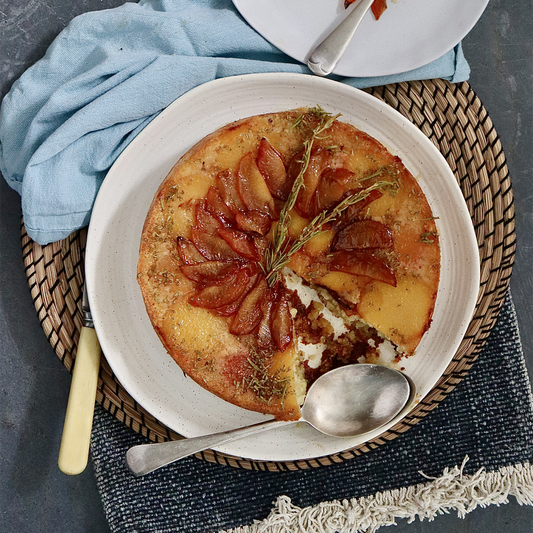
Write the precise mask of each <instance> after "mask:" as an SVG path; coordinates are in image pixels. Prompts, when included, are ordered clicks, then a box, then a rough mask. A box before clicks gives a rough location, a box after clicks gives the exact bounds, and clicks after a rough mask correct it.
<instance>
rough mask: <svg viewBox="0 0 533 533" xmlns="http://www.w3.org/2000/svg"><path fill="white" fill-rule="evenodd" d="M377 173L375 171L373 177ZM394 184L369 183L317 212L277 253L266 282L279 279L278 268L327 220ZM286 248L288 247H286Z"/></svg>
mask: <svg viewBox="0 0 533 533" xmlns="http://www.w3.org/2000/svg"><path fill="white" fill-rule="evenodd" d="M377 175H379V172H376V173H375V174H374V175H373V177H375V176H377ZM393 186H394V182H391V181H376V182H375V183H373V184H372V185H369V186H368V187H367V188H366V189H364V190H362V191H359V192H356V193H354V194H351V195H350V196H347V197H346V198H344V199H343V200H341V201H340V202H339V203H338V204H337V205H336V206H335V207H334V208H333V209H332V210H331V211H322V212H321V213H319V214H318V215H317V216H316V217H315V218H314V219H313V220H312V221H311V222H310V223H309V224H308V225H307V226H306V227H305V228H304V230H303V231H302V233H301V234H300V236H299V237H298V238H297V239H296V240H294V241H293V242H292V244H291V245H290V247H288V246H286V247H285V248H286V249H285V251H284V252H283V253H280V254H278V256H277V257H276V258H275V260H274V261H273V262H272V264H271V265H270V269H269V271H268V272H267V276H266V279H267V282H268V284H269V285H270V286H273V285H274V284H275V283H276V282H277V281H278V279H279V272H280V270H281V269H282V268H283V267H284V266H285V265H287V263H288V262H289V261H290V258H291V256H292V255H293V254H295V253H296V252H298V251H299V250H301V249H302V248H303V247H304V246H305V245H306V244H307V243H308V242H309V241H310V240H311V239H312V238H313V237H316V236H317V235H320V234H321V233H324V231H325V230H323V229H322V228H323V227H324V225H326V224H328V223H329V222H332V221H334V220H335V219H336V218H337V217H339V216H340V215H342V213H343V212H344V211H346V209H348V207H350V206H352V205H355V204H356V203H358V202H360V201H362V200H364V199H365V198H367V197H368V195H369V194H370V193H371V192H372V191H374V190H376V189H386V188H390V187H393ZM287 248H288V249H287Z"/></svg>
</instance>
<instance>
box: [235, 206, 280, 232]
mask: <svg viewBox="0 0 533 533" xmlns="http://www.w3.org/2000/svg"><path fill="white" fill-rule="evenodd" d="M235 221H236V222H237V227H238V228H239V229H241V230H243V231H250V232H253V233H259V235H266V234H267V233H268V230H269V229H270V226H271V225H272V219H271V218H270V215H268V214H267V213H261V211H242V212H240V213H237V214H236V215H235Z"/></svg>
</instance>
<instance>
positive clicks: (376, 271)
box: [329, 250, 396, 287]
mask: <svg viewBox="0 0 533 533" xmlns="http://www.w3.org/2000/svg"><path fill="white" fill-rule="evenodd" d="M329 268H330V270H336V271H339V272H345V273H346V274H353V275H355V276H366V277H368V278H372V279H375V280H378V281H382V282H383V283H387V284H388V285H392V286H393V287H396V275H395V274H394V272H393V271H392V269H391V268H390V267H389V266H388V265H387V264H386V263H385V261H383V260H382V259H380V258H379V257H376V256H375V255H374V254H373V253H372V252H371V251H368V250H357V251H354V252H336V253H335V254H334V256H333V259H332V260H331V262H330V265H329Z"/></svg>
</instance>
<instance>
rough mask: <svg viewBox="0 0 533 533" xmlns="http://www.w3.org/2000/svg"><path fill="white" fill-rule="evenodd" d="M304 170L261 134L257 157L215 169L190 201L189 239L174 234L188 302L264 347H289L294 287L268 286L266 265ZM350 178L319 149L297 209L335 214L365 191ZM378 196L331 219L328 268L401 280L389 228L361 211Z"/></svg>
mask: <svg viewBox="0 0 533 533" xmlns="http://www.w3.org/2000/svg"><path fill="white" fill-rule="evenodd" d="M301 169H302V152H297V153H296V154H295V155H294V156H293V158H292V160H291V162H290V164H289V167H288V169H286V167H285V164H284V162H283V158H282V156H281V155H280V154H279V153H278V152H277V151H276V150H275V149H274V148H273V146H272V145H271V144H270V143H269V142H268V140H267V139H265V138H263V139H262V140H261V141H260V143H259V148H258V154H257V157H255V156H254V155H253V154H252V153H251V152H249V153H246V154H245V155H244V156H243V157H242V158H241V160H240V162H239V165H238V168H237V170H236V172H231V171H225V172H220V173H219V174H218V175H217V178H216V182H215V185H213V186H211V187H210V188H209V189H208V191H207V194H206V196H205V198H204V199H202V200H199V201H197V202H196V203H195V204H194V206H193V220H194V226H193V227H192V228H191V231H190V239H186V238H184V237H178V239H177V251H178V255H179V257H180V259H181V262H182V265H181V267H180V268H181V270H182V272H183V275H184V276H185V277H186V278H188V279H189V280H191V281H192V282H193V283H194V291H193V294H192V296H190V297H189V302H190V304H191V305H193V306H196V307H203V308H206V309H211V310H212V312H213V313H215V314H216V315H219V316H222V317H227V318H228V319H230V322H229V324H230V332H231V333H232V334H234V335H251V334H253V335H254V339H255V343H256V345H257V347H258V348H259V349H260V350H264V351H271V350H275V349H278V350H281V351H284V350H286V349H287V347H288V346H289V345H290V344H291V342H292V341H293V317H292V315H291V307H292V304H291V293H290V292H289V291H287V289H285V288H284V287H283V285H282V284H280V283H279V282H275V283H274V286H273V287H269V284H268V282H267V278H266V274H265V272H264V271H263V267H262V266H261V265H262V264H263V261H264V257H265V253H266V251H267V249H268V247H269V246H270V244H271V237H270V232H271V229H272V225H273V221H274V220H276V219H277V217H278V213H279V209H280V208H281V207H282V206H283V204H284V202H285V201H286V200H287V198H288V196H289V194H290V190H291V187H292V185H293V183H294V180H295V178H296V177H297V176H298V174H299V173H300V171H301ZM353 179H354V173H353V172H352V171H350V170H348V169H346V168H342V167H339V168H336V167H334V166H333V155H332V154H331V151H330V150H326V149H324V148H316V149H314V150H313V151H312V152H311V155H310V159H309V163H308V166H307V168H306V170H305V172H304V173H303V187H302V188H301V189H300V192H299V194H298V196H297V198H296V202H295V209H296V211H297V212H298V214H299V215H300V216H301V217H303V218H304V219H307V220H309V219H311V218H312V217H315V216H316V215H318V214H319V213H322V212H330V211H331V210H332V209H333V208H334V207H335V206H336V205H337V204H338V203H339V202H340V201H342V200H343V199H344V198H346V197H347V195H353V194H358V193H361V192H363V191H364V189H357V188H353V186H352V183H353ZM381 196H382V193H381V192H380V191H379V190H374V191H371V192H370V193H369V194H368V195H367V196H366V197H365V198H363V199H362V200H361V201H359V202H357V203H356V204H354V205H352V206H350V207H349V208H348V209H346V210H345V211H344V212H343V213H342V214H341V215H340V216H339V217H338V218H337V219H336V223H335V224H329V225H328V226H327V227H328V228H329V230H330V231H331V229H333V228H335V229H336V232H335V235H334V237H333V240H332V241H331V245H329V244H327V245H326V246H327V250H326V255H324V257H322V258H318V259H317V260H318V261H322V262H323V264H324V266H326V265H327V268H328V269H329V270H331V271H339V272H344V273H347V274H351V275H353V276H365V277H367V278H370V279H375V280H379V281H382V282H384V283H387V284H389V285H392V286H396V276H395V274H394V271H393V269H392V268H391V267H390V266H389V265H388V263H387V257H388V256H387V253H388V252H390V251H391V250H393V247H394V240H393V235H392V232H391V230H390V229H389V228H388V227H387V226H386V225H385V224H382V223H381V222H378V221H374V220H371V219H367V218H365V216H364V215H365V210H366V209H367V208H368V206H369V205H370V204H371V203H372V202H374V201H376V200H378V199H379V198H380V197H381ZM292 238H295V237H292ZM327 252H329V253H327ZM306 253H307V252H306Z"/></svg>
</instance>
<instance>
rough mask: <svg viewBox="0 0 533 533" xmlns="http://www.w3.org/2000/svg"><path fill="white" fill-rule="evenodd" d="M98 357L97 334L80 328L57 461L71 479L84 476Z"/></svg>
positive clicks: (88, 329)
mask: <svg viewBox="0 0 533 533" xmlns="http://www.w3.org/2000/svg"><path fill="white" fill-rule="evenodd" d="M100 353H101V349H100V343H99V342H98V337H97V336H96V331H95V330H94V329H92V328H87V327H83V328H82V329H81V333H80V340H79V343H78V351H77V353H76V359H75V361H74V371H73V372H72V383H71V385H70V393H69V397H68V404H67V412H66V415H65V425H64V426H63V436H62V438H61V447H60V449H59V458H58V461H57V463H58V465H59V469H60V470H61V471H62V472H64V473H65V474H68V475H71V476H75V475H77V474H80V473H81V472H83V471H84V470H85V467H86V466H87V461H88V459H89V444H90V441H91V429H92V425H93V416H94V402H95V400H96V387H97V384H98V372H99V369H100Z"/></svg>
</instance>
